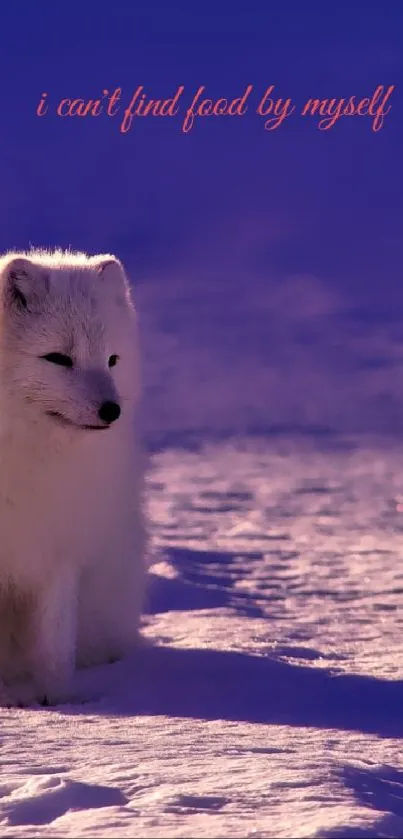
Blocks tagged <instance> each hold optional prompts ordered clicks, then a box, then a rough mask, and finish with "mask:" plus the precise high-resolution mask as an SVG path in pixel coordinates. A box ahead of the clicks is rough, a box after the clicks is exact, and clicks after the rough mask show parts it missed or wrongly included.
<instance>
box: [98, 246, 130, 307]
mask: <svg viewBox="0 0 403 839" xmlns="http://www.w3.org/2000/svg"><path fill="white" fill-rule="evenodd" d="M96 269H97V271H98V273H99V276H100V279H101V281H102V283H105V285H106V286H107V287H108V288H110V289H111V291H112V293H113V292H115V291H116V290H118V291H119V290H120V291H123V293H124V295H125V297H126V298H127V299H128V300H130V285H129V281H128V279H127V277H126V273H125V269H124V268H123V265H122V263H121V262H120V260H119V259H117V258H116V257H114V256H104V257H103V256H101V257H99V261H97V263H96ZM117 302H119V298H117Z"/></svg>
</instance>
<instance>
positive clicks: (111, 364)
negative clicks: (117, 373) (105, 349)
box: [108, 355, 119, 367]
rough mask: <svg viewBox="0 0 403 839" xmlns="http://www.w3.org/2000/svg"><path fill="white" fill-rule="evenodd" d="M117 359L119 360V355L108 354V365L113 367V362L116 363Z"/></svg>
mask: <svg viewBox="0 0 403 839" xmlns="http://www.w3.org/2000/svg"><path fill="white" fill-rule="evenodd" d="M118 361H119V356H118V355H111V356H109V360H108V367H114V366H115V364H117V362H118Z"/></svg>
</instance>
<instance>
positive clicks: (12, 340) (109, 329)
mask: <svg viewBox="0 0 403 839" xmlns="http://www.w3.org/2000/svg"><path fill="white" fill-rule="evenodd" d="M0 295H1V297H0V390H1V393H2V397H1V398H2V401H3V400H7V401H8V404H9V408H10V409H11V413H12V415H13V416H14V417H17V418H18V417H20V418H21V417H25V416H27V417H29V419H30V421H34V422H35V423H38V422H40V421H43V422H44V423H46V425H47V427H48V430H49V432H50V430H51V429H52V428H54V429H55V428H56V427H57V428H58V429H59V431H60V430H61V429H70V430H75V431H76V432H77V433H79V432H81V433H82V434H84V433H86V434H90V433H91V434H92V433H95V432H98V431H101V430H102V431H104V432H105V433H106V432H107V431H108V429H111V428H112V427H116V428H117V427H118V426H119V423H121V422H122V420H123V419H124V418H125V417H126V418H127V419H130V417H131V414H132V413H133V409H134V407H135V406H136V404H137V399H138V396H139V377H138V352H137V334H136V321H135V311H134V307H133V304H132V301H131V297H130V288H129V284H128V281H127V278H126V275H125V272H124V269H123V267H122V265H121V263H120V262H119V260H117V259H116V258H115V257H113V256H94V257H88V256H86V255H85V254H72V253H68V252H66V253H63V252H56V253H54V254H51V253H47V252H42V251H32V252H31V253H27V254H23V255H7V256H6V257H3V258H2V260H0ZM4 410H5V414H6V415H7V417H8V416H9V413H10V411H8V410H7V408H6V407H5V408H4Z"/></svg>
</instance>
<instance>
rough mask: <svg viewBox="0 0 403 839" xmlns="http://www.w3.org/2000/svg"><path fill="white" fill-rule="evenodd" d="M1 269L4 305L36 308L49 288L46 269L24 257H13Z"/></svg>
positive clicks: (22, 309) (13, 307) (32, 309)
mask: <svg viewBox="0 0 403 839" xmlns="http://www.w3.org/2000/svg"><path fill="white" fill-rule="evenodd" d="M3 271H4V274H5V283H4V296H5V303H6V305H7V306H8V307H9V308H10V309H16V310H19V311H34V310H35V309H37V308H38V306H40V304H41V302H42V300H43V298H44V296H45V295H46V293H47V292H48V290H49V278H48V275H47V273H46V271H45V270H44V269H43V268H41V266H39V265H35V264H34V263H33V262H31V261H30V260H29V259H27V258H26V257H15V258H14V259H12V260H11V261H10V262H9V263H8V264H7V265H6V267H5V268H4V269H3Z"/></svg>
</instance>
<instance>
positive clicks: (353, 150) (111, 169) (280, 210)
mask: <svg viewBox="0 0 403 839" xmlns="http://www.w3.org/2000/svg"><path fill="white" fill-rule="evenodd" d="M2 24H3V25H2V49H1V57H0V62H1V65H2V81H3V84H2V114H3V119H2V135H1V157H0V176H1V184H2V196H1V231H2V232H1V247H2V249H5V248H8V247H13V246H18V247H26V246H27V245H28V244H29V242H32V243H33V244H34V245H44V244H51V245H56V244H60V245H69V244H70V245H72V246H73V247H76V248H80V247H83V248H88V249H90V250H98V251H99V250H107V249H112V250H115V251H116V252H118V253H119V254H120V255H121V256H122V257H123V258H129V259H130V260H131V261H132V262H133V264H135V266H136V270H137V274H138V276H139V277H142V278H147V277H149V276H151V275H153V274H156V273H158V274H159V276H162V275H163V273H164V271H165V270H166V269H167V268H168V269H169V271H168V273H169V272H172V270H175V269H176V270H178V271H180V270H181V265H182V259H183V257H184V255H186V265H187V266H188V265H189V255H190V254H191V253H192V252H193V254H194V259H195V261H196V262H197V260H198V257H199V255H200V254H201V255H202V256H203V264H205V265H206V277H205V281H206V282H209V279H210V272H209V270H208V265H209V259H208V258H206V254H207V255H208V256H209V258H211V264H213V262H214V260H215V259H216V258H218V259H220V260H222V261H224V262H225V259H224V258H223V255H224V254H225V252H226V251H227V250H228V248H231V246H232V243H236V244H237V245H238V246H239V242H241V243H242V242H244V249H243V251H242V254H241V261H242V262H243V268H244V269H245V270H247V271H249V272H250V274H251V276H253V278H254V281H255V282H259V281H260V280H261V281H262V282H264V281H265V278H266V277H267V276H268V275H273V274H276V276H279V277H280V278H281V276H282V275H287V274H289V273H293V272H309V273H310V272H312V273H314V274H317V275H319V276H321V277H322V278H323V279H325V280H326V281H329V282H332V283H334V284H337V285H340V286H342V287H343V288H344V289H351V291H352V293H354V294H358V295H359V296H360V297H362V299H363V300H367V301H370V300H375V299H376V298H377V297H383V296H384V293H385V291H386V292H388V293H390V294H391V295H392V296H393V297H394V298H396V299H397V298H398V299H399V300H400V297H401V296H403V295H401V292H400V289H401V288H403V283H402V279H401V266H402V262H403V260H402V257H403V245H402V242H403V237H402V222H403V198H402V196H403V165H402V148H403V142H402V141H403V132H402V128H403V101H402V90H401V86H400V84H401V81H402V78H403V74H402V66H403V64H402V61H403V50H402V45H403V6H402V4H401V2H398V0H397V2H387V3H385V2H383V0H380V2H376V3H374V2H369V0H366V2H355V3H350V2H344V1H343V2H339V3H337V4H336V3H333V2H327V3H324V2H320V3H317V2H306V3H300V2H294V3H290V2H283V0H281V2H280V1H279V2H261V3H257V2H248V3H240V4H239V5H237V4H234V3H229V2H221V3H220V2H219V1H218V0H217V2H215V3H208V4H206V3H204V4H201V5H200V6H199V4H193V3H189V2H180V3H178V2H172V3H167V2H162V0H161V2H144V3H142V2H135V3H134V2H133V3H129V2H119V0H118V2H115V3H113V4H110V3H106V2H98V3H83V2H81V3H77V2H75V1H74V2H70V3H68V4H67V3H58V4H45V3H43V4H28V3H21V2H20V3H16V4H14V5H13V6H12V7H10V9H9V10H8V12H7V14H5V13H4V10H3V20H2ZM139 84H142V85H144V88H145V91H146V92H147V93H148V94H149V95H150V96H153V97H155V98H159V97H163V98H165V97H169V96H172V95H173V93H174V92H175V91H176V89H177V87H178V85H180V84H183V85H185V92H184V95H183V107H184V105H185V104H186V105H187V104H188V103H189V101H190V99H191V98H192V97H193V94H194V92H195V91H196V90H197V88H198V86H199V85H200V84H204V85H206V88H207V91H206V92H207V94H210V95H211V96H212V97H213V98H218V97H220V96H224V97H229V98H232V97H235V96H239V95H241V94H242V92H243V91H244V90H245V87H246V85H247V84H252V85H253V86H254V89H253V95H252V97H251V99H250V110H249V111H248V113H247V114H246V115H245V116H244V117H242V118H232V119H231V118H229V117H227V118H224V117H221V118H204V119H200V120H198V121H197V123H196V124H195V126H194V128H193V130H192V131H191V132H189V133H188V134H183V133H182V132H181V118H180V116H178V117H175V118H173V119H168V118H165V119H162V118H160V119H154V118H150V117H149V118H147V119H143V120H140V119H137V120H135V121H134V123H133V126H132V128H131V130H130V131H129V132H128V133H127V134H125V135H123V134H121V133H120V131H119V124H120V123H119V120H118V119H117V118H116V119H108V118H107V117H105V116H102V115H101V117H99V118H98V119H94V118H92V119H91V118H88V117H87V118H86V119H78V118H76V119H61V118H59V117H57V116H56V115H55V114H54V110H52V108H53V109H54V108H55V106H56V103H57V102H58V101H59V100H60V99H61V98H63V97H71V98H76V97H82V98H86V99H87V98H97V96H98V95H99V94H100V93H101V92H102V90H103V89H105V88H107V89H109V90H113V89H114V88H115V87H118V86H119V87H121V88H122V91H123V94H122V102H124V103H125V104H126V103H127V102H128V100H130V98H131V95H132V93H133V92H134V90H135V89H136V87H137V86H138V85H139ZM270 84H274V85H275V91H276V93H277V95H278V96H283V97H288V96H290V97H291V98H292V100H293V102H294V103H295V104H296V106H297V111H298V109H300V108H301V107H302V105H303V103H304V102H305V101H306V99H308V98H309V97H311V96H312V97H313V96H317V97H320V98H322V97H337V98H338V97H342V96H344V97H346V98H348V97H349V96H351V95H355V96H356V97H357V98H358V97H359V98H361V97H365V96H371V94H372V93H373V91H374V90H375V88H376V86H377V85H379V84H383V85H386V86H388V85H391V84H392V85H396V89H395V91H394V93H393V95H392V98H391V101H390V104H391V106H392V108H391V111H390V113H389V114H388V116H387V117H386V120H385V125H384V127H383V128H382V130H381V131H379V132H378V133H374V132H373V131H372V129H371V120H370V118H369V117H365V118H364V117H361V118H360V117H355V118H352V119H349V118H347V117H345V118H344V119H343V118H342V119H340V121H339V122H338V123H337V125H336V126H335V127H334V128H332V129H331V130H330V131H327V132H320V131H318V129H317V127H316V119H314V118H310V119H302V118H301V117H300V116H299V114H298V113H296V114H294V115H292V116H291V117H290V118H289V119H288V120H287V121H285V123H284V124H283V125H282V126H280V128H278V129H277V130H276V131H274V132H268V131H265V130H264V127H263V120H262V119H261V118H260V117H258V116H257V115H256V113H254V110H255V108H256V106H257V103H258V101H259V99H260V96H261V95H263V93H264V91H265V90H266V88H267V87H268V86H269V85H270ZM42 91H47V92H48V95H49V101H50V107H49V112H48V114H47V115H46V117H44V118H42V119H39V118H38V117H37V116H36V113H35V111H36V107H37V104H38V102H39V98H40V95H41V93H42ZM183 264H184V263H183ZM190 281H191V278H189V282H190ZM211 281H214V282H216V278H215V277H214V280H213V279H211ZM232 281H233V278H231V277H229V276H223V278H222V282H223V283H224V282H228V283H230V282H232Z"/></svg>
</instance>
